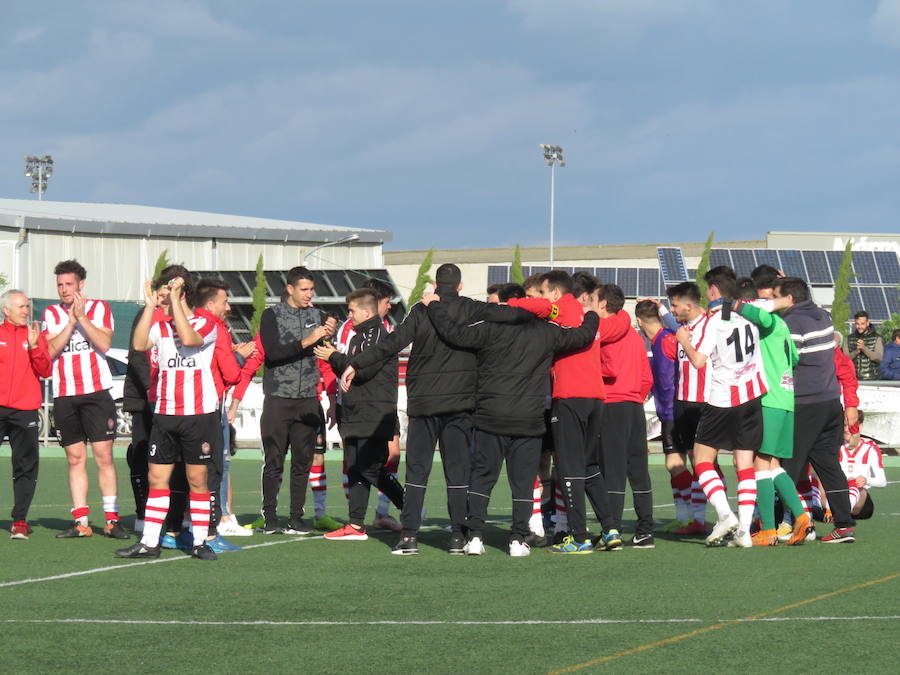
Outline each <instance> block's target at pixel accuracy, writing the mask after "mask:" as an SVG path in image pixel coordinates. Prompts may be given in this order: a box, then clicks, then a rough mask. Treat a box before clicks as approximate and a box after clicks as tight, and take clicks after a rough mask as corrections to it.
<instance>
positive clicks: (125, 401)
mask: <svg viewBox="0 0 900 675" xmlns="http://www.w3.org/2000/svg"><path fill="white" fill-rule="evenodd" d="M140 320H141V312H138V313H137V314H136V315H135V317H134V321H133V322H132V324H131V336H130V337H129V338H128V369H127V370H126V371H125V386H124V388H123V391H122V409H123V410H124V411H125V412H130V413H135V412H140V411H142V410H143V409H144V408H146V407H147V390H148V389H149V388H150V361H149V359H148V358H147V352H141V351H138V350H137V349H135V348H134V347H132V344H133V342H134V329H135V328H136V327H137V324H138V321H140Z"/></svg>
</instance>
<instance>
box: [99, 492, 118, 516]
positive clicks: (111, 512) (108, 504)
mask: <svg viewBox="0 0 900 675" xmlns="http://www.w3.org/2000/svg"><path fill="white" fill-rule="evenodd" d="M103 514H104V515H105V516H106V522H110V521H113V520H118V519H119V499H118V497H117V496H116V495H112V496H104V497H103Z"/></svg>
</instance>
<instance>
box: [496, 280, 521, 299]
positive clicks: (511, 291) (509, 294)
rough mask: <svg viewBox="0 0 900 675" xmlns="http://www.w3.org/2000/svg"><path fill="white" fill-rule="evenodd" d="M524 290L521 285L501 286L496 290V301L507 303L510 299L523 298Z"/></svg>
mask: <svg viewBox="0 0 900 675" xmlns="http://www.w3.org/2000/svg"><path fill="white" fill-rule="evenodd" d="M524 297H525V289H524V288H523V286H522V284H503V285H502V286H501V287H500V288H499V289H498V290H497V299H498V300H499V301H500V302H507V301H509V299H510V298H524Z"/></svg>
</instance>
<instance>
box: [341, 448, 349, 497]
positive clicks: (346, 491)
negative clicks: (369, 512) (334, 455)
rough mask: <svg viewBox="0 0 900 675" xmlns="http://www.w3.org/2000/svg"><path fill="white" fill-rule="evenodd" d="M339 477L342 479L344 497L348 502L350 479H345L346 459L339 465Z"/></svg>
mask: <svg viewBox="0 0 900 675" xmlns="http://www.w3.org/2000/svg"><path fill="white" fill-rule="evenodd" d="M341 475H342V476H343V478H344V496H345V497H346V498H347V500H348V501H349V499H350V479H349V478H348V477H347V460H346V458H345V459H344V461H343V462H342V463H341Z"/></svg>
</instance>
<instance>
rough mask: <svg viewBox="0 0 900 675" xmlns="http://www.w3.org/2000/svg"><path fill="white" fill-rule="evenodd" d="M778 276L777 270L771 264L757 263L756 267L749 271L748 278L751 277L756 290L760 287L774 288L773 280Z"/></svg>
mask: <svg viewBox="0 0 900 675" xmlns="http://www.w3.org/2000/svg"><path fill="white" fill-rule="evenodd" d="M780 276H781V275H780V274H778V270H776V269H775V268H774V267H772V266H771V265H757V267H756V268H755V269H754V270H753V271H752V272H750V278H751V279H753V283H754V284H756V288H757V290H759V289H761V288H774V287H775V280H776V279H778V278H779V277H780Z"/></svg>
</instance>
